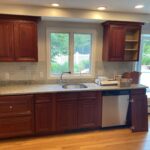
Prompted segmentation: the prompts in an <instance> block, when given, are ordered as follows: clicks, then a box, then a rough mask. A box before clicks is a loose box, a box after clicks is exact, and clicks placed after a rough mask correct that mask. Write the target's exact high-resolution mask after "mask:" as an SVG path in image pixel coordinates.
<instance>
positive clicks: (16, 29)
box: [0, 15, 39, 62]
mask: <svg viewBox="0 0 150 150" xmlns="http://www.w3.org/2000/svg"><path fill="white" fill-rule="evenodd" d="M38 20H39V17H29V16H11V15H0V61H3V62H7V61H11V62H16V61H17V62H34V61H37V60H38V50H37V22H38Z"/></svg>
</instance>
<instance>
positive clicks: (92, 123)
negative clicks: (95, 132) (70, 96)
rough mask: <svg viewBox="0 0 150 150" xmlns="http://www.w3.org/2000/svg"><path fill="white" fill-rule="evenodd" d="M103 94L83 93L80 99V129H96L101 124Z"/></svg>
mask: <svg viewBox="0 0 150 150" xmlns="http://www.w3.org/2000/svg"><path fill="white" fill-rule="evenodd" d="M101 104H102V100H101V92H83V93H80V94H79V99H78V111H77V113H78V120H77V122H78V128H79V129H80V128H95V127H99V126H100V124H101V110H102V105H101Z"/></svg>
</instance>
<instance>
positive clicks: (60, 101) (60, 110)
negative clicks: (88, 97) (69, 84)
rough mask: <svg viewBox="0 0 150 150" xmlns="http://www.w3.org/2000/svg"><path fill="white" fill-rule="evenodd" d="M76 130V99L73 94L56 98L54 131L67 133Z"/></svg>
mask: <svg viewBox="0 0 150 150" xmlns="http://www.w3.org/2000/svg"><path fill="white" fill-rule="evenodd" d="M76 128H77V99H76V94H74V93H61V94H58V95H57V96H56V130H57V131H67V130H72V129H76Z"/></svg>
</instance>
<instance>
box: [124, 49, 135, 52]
mask: <svg viewBox="0 0 150 150" xmlns="http://www.w3.org/2000/svg"><path fill="white" fill-rule="evenodd" d="M125 51H133V52H137V51H138V50H137V49H134V48H131V49H130V48H126V49H125Z"/></svg>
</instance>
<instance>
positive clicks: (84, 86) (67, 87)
mask: <svg viewBox="0 0 150 150" xmlns="http://www.w3.org/2000/svg"><path fill="white" fill-rule="evenodd" d="M62 88H64V89H83V88H87V86H86V85H84V84H64V85H62Z"/></svg>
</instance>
